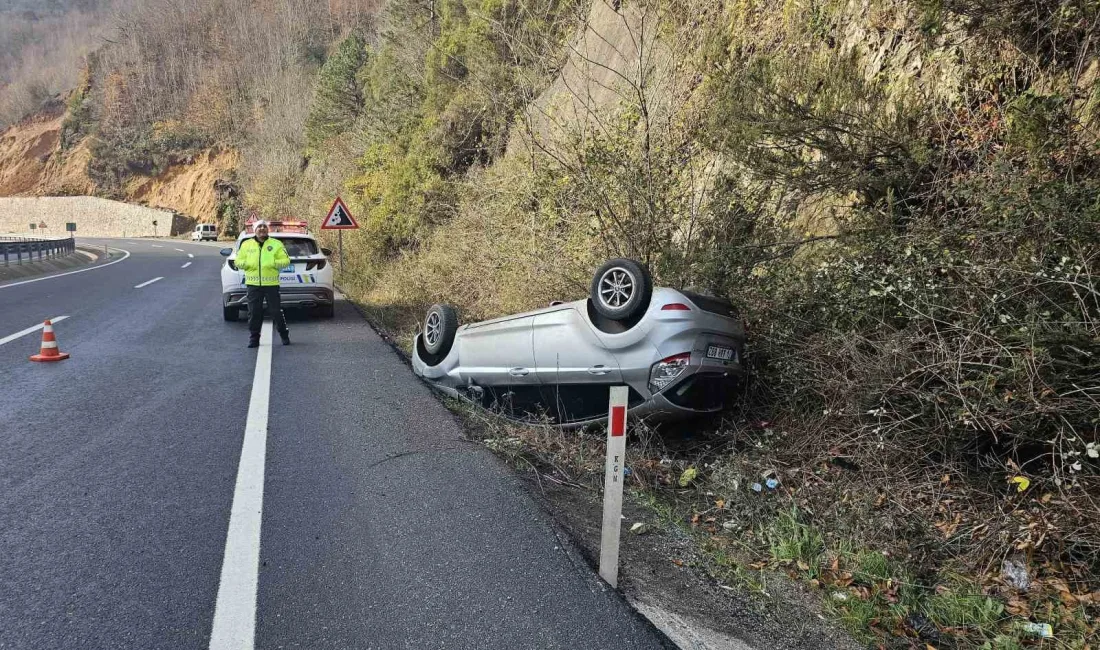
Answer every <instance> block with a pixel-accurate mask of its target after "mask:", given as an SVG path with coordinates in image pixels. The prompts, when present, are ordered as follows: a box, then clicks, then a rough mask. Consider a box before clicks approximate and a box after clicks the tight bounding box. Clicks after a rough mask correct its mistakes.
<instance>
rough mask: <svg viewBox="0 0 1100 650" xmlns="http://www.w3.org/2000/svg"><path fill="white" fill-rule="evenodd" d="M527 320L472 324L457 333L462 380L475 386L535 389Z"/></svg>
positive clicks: (525, 318) (536, 382)
mask: <svg viewBox="0 0 1100 650" xmlns="http://www.w3.org/2000/svg"><path fill="white" fill-rule="evenodd" d="M531 323H532V319H531V317H530V316H518V317H514V318H501V319H497V320H492V321H486V322H484V323H474V324H471V325H469V326H467V327H466V328H464V329H462V330H461V331H459V333H458V337H457V338H456V342H457V344H458V358H459V363H460V364H461V365H460V368H461V370H460V372H461V374H462V377H463V379H466V380H467V381H472V382H473V383H475V384H477V385H479V386H537V385H538V382H539V380H538V375H537V374H536V373H535V355H534V352H533V345H532V334H531Z"/></svg>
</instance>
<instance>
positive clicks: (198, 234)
mask: <svg viewBox="0 0 1100 650" xmlns="http://www.w3.org/2000/svg"><path fill="white" fill-rule="evenodd" d="M207 240H209V241H217V240H218V227H217V226H216V225H214V224H212V223H200V224H199V225H197V226H195V230H194V231H192V232H191V241H207Z"/></svg>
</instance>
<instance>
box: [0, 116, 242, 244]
mask: <svg viewBox="0 0 1100 650" xmlns="http://www.w3.org/2000/svg"><path fill="white" fill-rule="evenodd" d="M64 120H65V110H64V106H63V105H61V104H60V103H58V104H56V105H52V106H50V107H48V108H46V109H44V110H43V111H42V112H40V113H38V114H36V115H33V116H30V117H28V118H26V119H24V120H23V121H21V122H19V123H18V124H14V125H12V126H10V127H9V128H7V129H5V130H4V131H3V132H2V133H0V196H20V197H29V196H79V195H96V194H97V193H98V191H97V190H98V188H97V187H96V184H95V182H94V181H93V180H92V179H91V178H90V177H89V176H88V171H87V169H88V162H89V160H90V159H91V144H90V139H85V140H83V141H81V142H80V143H79V144H77V145H76V146H75V147H73V148H72V149H71V150H68V151H62V150H61V130H62V124H63V123H64ZM238 163H239V156H238V155H237V153H236V152H235V151H222V150H213V149H211V150H207V151H204V152H202V153H200V154H197V155H195V156H191V157H189V158H187V159H185V160H184V161H182V162H180V163H177V164H174V165H171V166H170V167H168V169H166V170H165V171H164V172H162V173H160V174H158V175H157V176H152V177H141V176H139V177H135V178H132V179H130V181H129V182H127V183H126V185H125V187H124V189H123V196H122V197H120V198H121V199H122V200H124V201H126V202H128V203H137V204H140V205H146V206H149V207H154V208H164V209H168V210H174V211H176V212H179V213H181V214H183V215H186V216H188V217H191V218H193V219H195V220H196V221H200V222H210V223H213V222H214V221H215V216H216V214H217V196H216V192H215V190H214V184H215V182H216V181H217V180H219V179H221V178H224V177H225V176H226V175H228V174H229V173H230V172H231V171H232V170H234V169H236V167H237V165H238Z"/></svg>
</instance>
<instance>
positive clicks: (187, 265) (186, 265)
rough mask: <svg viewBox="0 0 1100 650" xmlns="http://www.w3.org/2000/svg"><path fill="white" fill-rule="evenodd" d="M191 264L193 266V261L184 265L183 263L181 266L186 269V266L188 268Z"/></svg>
mask: <svg viewBox="0 0 1100 650" xmlns="http://www.w3.org/2000/svg"><path fill="white" fill-rule="evenodd" d="M189 266H191V262H188V263H187V264H184V265H183V266H181V267H180V268H181V269H185V268H187V267H189Z"/></svg>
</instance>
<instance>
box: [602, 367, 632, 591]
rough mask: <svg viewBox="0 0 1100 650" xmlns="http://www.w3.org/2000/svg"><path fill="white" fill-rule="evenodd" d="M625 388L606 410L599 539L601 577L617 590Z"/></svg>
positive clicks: (613, 394) (616, 392)
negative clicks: (604, 467) (601, 526)
mask: <svg viewBox="0 0 1100 650" xmlns="http://www.w3.org/2000/svg"><path fill="white" fill-rule="evenodd" d="M628 395H629V389H628V388H627V387H626V386H612V387H611V403H610V405H609V408H608V415H607V419H608V424H607V465H606V469H605V471H604V479H603V534H602V535H601V537H600V577H601V578H603V579H604V580H606V581H607V584H609V585H611V586H612V587H618V586H619V584H618V583H619V532H620V530H621V528H622V516H623V467H624V466H625V464H626V402H627V397H628Z"/></svg>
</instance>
